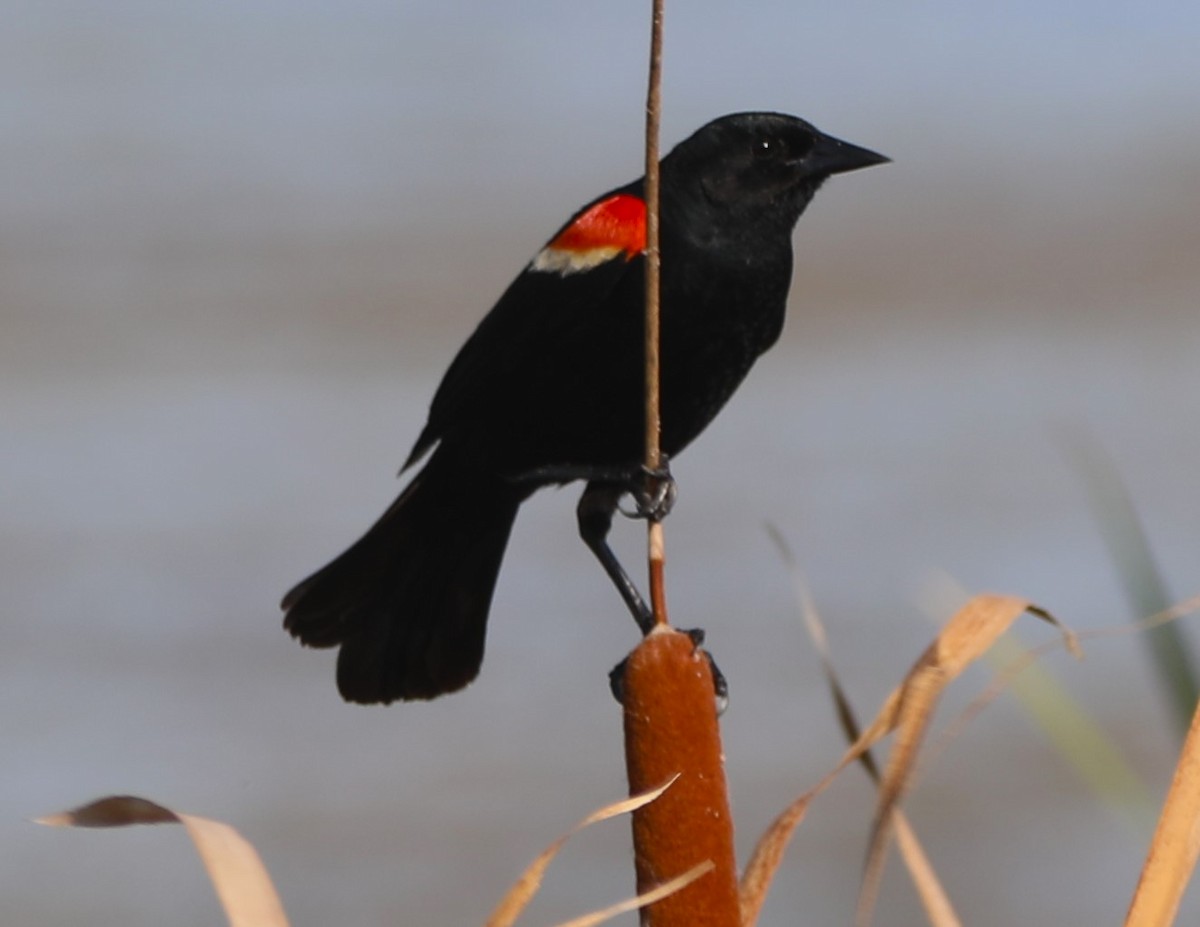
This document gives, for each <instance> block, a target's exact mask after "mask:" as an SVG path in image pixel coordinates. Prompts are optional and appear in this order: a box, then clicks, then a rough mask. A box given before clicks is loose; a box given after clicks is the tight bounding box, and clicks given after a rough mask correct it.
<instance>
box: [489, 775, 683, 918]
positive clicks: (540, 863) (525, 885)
mask: <svg viewBox="0 0 1200 927" xmlns="http://www.w3.org/2000/svg"><path fill="white" fill-rule="evenodd" d="M678 778H679V776H677V775H676V776H672V777H671V778H670V779H668V780H667V781H666V782H664V783H663V784H662V785H660V786H659V787H658V788H656V789H651V790H650V791H649V792H643V793H642V794H641V795H635V796H633V797H632V798H624V799H622V800H621V801H617V802H613V803H612V804H611V805H605V806H604V807H603V808H599V809H597V810H596V811H593V812H592V813H591V814H589V815H588V816H587V817H586V818H584V819H583V820H582V821H580V822H579V823H578V824H576V825H575V826H574V827H572V828H571V829H570V830H569V831H567V832H566V833H565V834H563V835H562V836H561V837H559V838H558V839H557V840H555V841H554V842H553V843H552V844H550V846H548V847H546V849H544V850H543V851H542V852H541V853H539V854H538V856H537V858H536V859H534V861H533V862H532V863H530V864H529V866H528V868H527V869H526V870H525V871H524V872H523V873H521V876H520V878H518V879H517V881H516V882H514V883H513V886H512V888H510V889H509V890H508V891H507V892H505V894H504V897H503V898H501V899H500V903H499V904H498V905H496V908H495V910H493V911H492V914H491V916H490V917H489V918H488V919H487V927H512V924H514V923H516V920H517V918H518V917H520V916H521V912H522V911H524V910H525V908H526V907H527V906H528V905H529V902H530V901H532V900H533V896H534V895H536V894H537V892H538V889H539V888H540V887H541V884H542V877H543V876H544V875H545V874H546V869H547V868H548V867H549V865H550V862H551V861H552V860H553V859H554V857H555V856H557V855H558V851H559V850H561V849H562V847H563V844H564V843H566V842H567V840H569V839H570V838H571V836H572V835H574V834H576V833H578V832H579V831H580V830H582V829H583V828H585V827H588V826H589V825H591V824H596V823H598V822H600V821H606V820H608V819H609V818H613V817H616V816H617V815H620V814H626V813H628V812H631V811H636V810H637V809H638V808H641V807H642V806H643V805H648V804H650V802H652V801H654V800H655V799H656V798H658V796H660V795H662V793H663V792H665V791H666V790H667V789H669V788H670V787H671V786H672V785H673V784H674V783H675V780H676V779H678Z"/></svg>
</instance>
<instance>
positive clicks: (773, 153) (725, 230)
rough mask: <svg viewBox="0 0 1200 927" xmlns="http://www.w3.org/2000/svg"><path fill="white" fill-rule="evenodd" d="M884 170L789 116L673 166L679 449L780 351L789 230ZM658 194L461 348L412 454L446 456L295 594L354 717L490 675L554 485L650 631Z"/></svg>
mask: <svg viewBox="0 0 1200 927" xmlns="http://www.w3.org/2000/svg"><path fill="white" fill-rule="evenodd" d="M887 160H888V159H887V158H885V157H883V156H882V155H879V154H876V153H875V152H872V151H868V150H866V149H865V148H859V147H857V146H855V145H851V144H848V143H846V142H843V141H839V140H838V139H835V138H832V137H830V136H828V135H825V134H823V133H821V132H819V131H818V130H817V129H816V128H814V127H813V126H812V125H810V124H809V123H807V122H804V121H803V120H801V119H797V118H795V117H793V116H786V115H782V114H778V113H738V114H734V115H730V116H724V117H722V118H720V119H717V120H714V121H713V122H710V123H708V125H706V126H704V127H703V128H701V129H700V130H699V131H697V132H696V133H695V134H694V135H692V136H691V137H690V138H688V139H686V140H685V141H683V142H681V143H680V144H679V145H677V146H676V147H675V149H674V150H672V151H671V152H670V154H668V155H667V156H666V157H665V158H663V159H662V172H661V185H660V202H661V222H660V239H661V254H662V279H661V292H662V309H661V348H660V356H661V418H662V439H661V440H662V449H663V452H664V453H665V454H667V455H669V456H671V457H673V456H675V455H676V454H678V453H679V452H680V451H681V450H683V448H684V447H686V446H687V445H688V443H689V442H691V441H692V439H693V438H695V437H696V436H697V435H698V434H700V432H701V431H703V430H704V428H705V427H706V426H707V425H708V423H709V422H710V421H711V420H712V419H713V417H714V416H715V415H716V414H717V412H718V411H719V410H720V409H721V407H722V406H723V405H724V404H725V402H726V400H728V399H729V397H730V396H731V395H732V394H733V392H734V390H735V389H737V387H738V385H739V384H740V383H741V382H742V379H743V378H744V377H745V376H746V373H747V372H748V371H749V370H750V367H751V365H752V364H753V363H754V361H755V359H756V358H757V357H758V356H759V355H760V354H761V353H762V352H763V351H765V350H766V349H767V348H769V347H770V346H771V345H772V344H774V343H775V340H776V339H777V338H778V337H779V332H780V329H781V328H782V326H783V318H784V309H785V302H786V299H787V293H788V286H789V285H790V283H791V277H792V243H791V233H792V229H793V228H794V226H795V224H796V220H797V219H799V218H800V214H801V213H802V212H804V209H805V207H806V206H807V205H808V202H809V200H811V199H812V196H813V194H814V193H815V192H816V191H817V188H818V187H820V186H821V184H822V183H823V182H824V181H825V180H826V179H827V178H828V177H830V176H831V175H833V174H839V173H843V172H845V171H852V170H856V169H858V168H862V167H868V166H870V165H873V164H880V163H883V162H885V161H887ZM642 190H643V181H642V180H640V179H639V180H635V181H634V182H633V183H630V184H627V185H626V186H624V187H620V188H618V189H616V190H614V191H612V192H610V193H606V194H604V195H603V196H601V197H600V198H599V199H596V200H593V201H592V202H591V203H589V204H588V205H586V206H584V207H583V208H582V209H581V210H580V211H579V212H577V213H576V214H575V216H574V217H573V218H572V219H571V220H570V221H569V222H568V223H567V224H566V225H565V226H563V227H562V228H561V229H560V230H559V231H558V232H557V233H556V234H555V235H554V237H553V238H551V239H550V242H549V243H548V244H547V245H546V246H545V247H544V248H543V249H542V250H541V251H540V252H538V254H537V255H536V256H535V257H534V259H533V260H532V261H531V262H530V264H529V265H528V266H527V267H526V268H525V269H524V270H523V271H522V272H521V274H520V275H519V276H518V277H517V278H516V280H514V281H513V282H512V284H511V285H510V286H509V288H508V289H507V290H506V291H505V293H504V295H502V296H501V297H500V301H499V302H498V303H496V305H495V306H494V307H493V309H492V311H491V312H489V313H488V314H487V316H485V317H484V319H483V321H482V322H481V323H480V324H479V326H478V328H476V330H475V332H474V334H472V335H471V337H470V338H469V339H468V340H467V342H466V344H464V345H463V347H462V349H461V350H460V351H459V352H458V356H457V357H455V359H454V361H453V363H451V365H450V369H449V370H447V371H446V375H445V377H444V378H443V379H442V383H441V386H440V387H438V391H437V393H436V395H435V396H434V398H433V403H432V405H431V406H430V410H429V419H428V422H427V424H426V425H425V428H424V430H423V431H422V432H421V434H420V436H419V437H418V438H417V441H416V444H415V446H414V447H413V449H412V453H411V454H409V457H408V460H407V461H406V462H405V465H404V466H405V467H406V468H407V467H411V466H412V465H413V464H415V463H416V462H417V461H419V460H420V459H421V458H422V457H424V456H425V455H426V454H428V453H429V452H430V451H432V455H431V456H430V457H429V460H428V462H427V463H426V464H425V466H424V467H422V468H421V470H420V472H419V473H418V474H417V475H416V476H415V477H413V479H412V481H411V482H410V483H409V484H408V486H407V488H405V490H404V491H403V492H402V493H401V494H400V497H399V498H398V499H397V500H396V501H395V502H394V503H392V506H391V508H389V509H388V510H387V511H386V512H384V514H383V516H382V517H381V518H380V519H379V520H378V521H377V522H376V523H375V524H374V525H373V526H372V527H371V529H370V530H369V531H368V532H367V533H366V534H365V535H363V537H362V538H361V539H359V540H358V541H357V542H356V543H355V544H354V545H353V546H352V547H350V548H349V549H348V550H347V551H346V552H345V553H343V554H342V555H341V556H340V557H338V558H337V559H336V560H334V561H333V562H332V563H330V564H329V565H328V566H326V567H324V568H323V569H321V570H319V571H318V572H316V573H314V574H313V575H312V576H310V577H309V578H308V579H306V580H304V581H303V582H302V583H300V584H299V585H298V586H296V587H295V588H294V589H292V590H291V592H289V593H288V594H287V596H286V597H285V598H284V600H283V606H282V607H283V608H284V609H285V610H286V616H285V618H284V622H283V624H284V627H285V628H286V629H287V630H288V631H290V632H291V634H292V635H293V636H294V637H297V638H299V640H300V641H301V643H304V644H307V645H309V646H311V647H336V646H340V647H341V652H340V653H339V654H338V666H337V682H338V689H339V691H340V692H341V694H342V697H343V698H345V699H346V700H347V701H351V702H361V703H374V702H384V703H386V702H392V701H395V700H397V699H429V698H434V697H436V696H438V695H442V694H444V693H447V692H453V691H455V690H456V689H461V688H462V687H463V686H465V685H467V683H469V682H470V681H471V680H472V679H474V678H475V676H476V675H477V674H478V672H479V667H480V664H481V662H482V661H483V649H484V637H485V632H486V625H487V616H488V607H489V605H490V603H491V599H492V590H493V589H494V587H495V584H496V576H497V573H498V572H499V570H500V561H501V559H502V558H503V556H504V548H505V545H506V543H507V541H508V536H509V532H510V530H511V528H512V524H513V520H514V519H515V518H516V515H517V509H518V508H519V507H520V505H521V503H522V502H523V501H524V500H525V499H527V498H528V497H529V496H530V495H531V494H532V493H533V492H534V491H536V490H537V489H538V488H539V487H541V486H546V485H551V484H561V483H565V482H569V481H571V480H574V479H583V480H586V481H587V488H586V489H585V491H584V494H583V497H582V499H581V500H580V503H579V508H578V517H579V529H580V533H581V534H582V535H583V538H584V540H585V541H586V542H587V544H588V546H589V547H590V548H591V549H592V550H593V551H594V552H595V553H596V554H597V556H598V557H599V558H600V560H601V562H602V563H603V565H604V567H605V569H606V570H607V571H608V573H609V575H610V576H612V578H613V579H614V581H615V582H616V583H617V585H618V588H619V589H620V590H621V592H622V595H623V596H624V598H625V601H626V603H627V604H628V605H629V607H630V608H631V610H632V611H633V612H634V616H635V618H637V619H638V621H639V624H641V625H642V626H643V628H645V627H646V624H647V622H648V621H649V616H648V612H647V609H646V606H645V605H644V603H643V602H642V600H641V598H640V596H639V595H638V593H637V591H636V589H635V588H634V586H633V584H632V583H631V582H630V581H629V579H628V577H626V575H625V574H624V572H623V571H622V570H621V567H620V565H619V564H618V563H617V561H616V559H615V557H614V556H613V555H612V552H611V551H610V550H609V548H608V545H607V542H606V537H607V534H608V530H609V528H610V526H611V523H612V517H613V514H614V512H615V511H616V510H617V503H618V500H619V499H620V497H621V496H622V495H623V494H624V493H626V492H631V491H633V492H635V493H636V494H638V495H639V496H640V497H641V498H640V501H639V505H640V507H641V509H642V510H643V514H648V515H650V516H651V517H654V516H656V515H657V514H659V513H661V510H662V509H663V508H664V507H665V505H666V504H667V502H668V501H669V499H668V498H667V496H668V492H667V491H668V490H670V489H671V488H672V484H670V482H669V477H667V476H666V475H663V474H660V475H659V477H660V479H659V480H658V481H657V484H656V486H657V489H658V490H659V495H658V498H646V494H645V493H644V492H641V489H642V487H644V486H645V474H644V473H642V471H641V468H640V462H641V460H642V457H643V453H644V452H643V440H644V411H643V389H644V387H643V381H644V371H643V359H644V349H643V334H642V332H643V307H644V299H643V274H644V259H643V257H642V252H643V250H644V247H645V205H644V202H643V200H642Z"/></svg>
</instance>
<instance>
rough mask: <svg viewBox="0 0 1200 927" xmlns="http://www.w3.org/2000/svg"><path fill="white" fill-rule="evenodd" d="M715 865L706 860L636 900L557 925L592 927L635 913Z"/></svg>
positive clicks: (671, 893)
mask: <svg viewBox="0 0 1200 927" xmlns="http://www.w3.org/2000/svg"><path fill="white" fill-rule="evenodd" d="M715 868H716V865H715V864H714V863H713V861H712V860H710V859H706V860H705V861H704V862H702V863H700V864H698V865H696V866H693V867H692V868H691V869H689V870H688V871H687V872H685V873H684V874H683V875H681V876H676V877H675V878H674V879H671V880H670V881H669V882H664V883H663V884H662V885H660V886H658V887H657V888H653V889H651V890H650V891H648V892H643V893H642V894H640V895H638V896H637V897H636V898H630V899H629V900H627V901H622V902H619V903H618V904H614V905H613V906H612V907H609V908H605V909H604V910H603V911H596V912H594V913H592V914H585V915H584V916H583V917H577V918H575V919H574V920H571V921H567V922H565V923H563V924H559V925H558V927H593V925H594V924H602V923H604V922H605V921H608V920H612V919H613V918H614V917H617V916H618V915H621V914H624V913H626V912H627V911H636V910H637V909H638V908H641V907H643V906H645V905H648V904H653V903H654V902H656V901H661V900H662V899H664V898H666V897H668V896H670V895H674V894H675V893H676V892H678V891H682V890H683V889H685V888H687V887H688V886H689V885H691V884H692V883H693V882H695V881H696V880H697V879H698V878H700V877H701V876H702V875H706V874H707V873H710V872H712V871H713V869H715Z"/></svg>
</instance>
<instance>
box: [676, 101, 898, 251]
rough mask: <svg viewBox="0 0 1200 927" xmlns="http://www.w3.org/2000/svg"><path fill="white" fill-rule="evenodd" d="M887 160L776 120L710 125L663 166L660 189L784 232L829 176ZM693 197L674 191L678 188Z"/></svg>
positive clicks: (740, 118) (783, 118) (738, 116)
mask: <svg viewBox="0 0 1200 927" xmlns="http://www.w3.org/2000/svg"><path fill="white" fill-rule="evenodd" d="M888 160H889V159H888V158H886V157H884V156H883V155H881V154H876V153H875V152H873V151H868V150H867V149H866V148H859V147H858V146H857V145H851V144H850V143H848V142H843V141H841V140H839V139H836V138H834V137H832V136H830V135H825V134H824V133H823V132H820V131H819V130H818V129H817V128H816V127H815V126H813V125H811V124H810V123H807V122H805V121H804V120H803V119H797V118H796V117H795V116H787V115H784V114H782V113H734V114H733V115H730V116H722V117H721V118H720V119H714V120H713V121H712V122H710V123H708V125H706V126H703V127H702V128H700V129H698V130H697V131H696V132H695V134H693V135H692V136H691V137H690V138H687V139H685V140H684V141H682V142H680V143H679V144H678V145H677V146H676V147H675V148H674V150H672V151H671V153H670V154H668V155H667V157H666V158H664V159H663V184H664V188H665V187H667V186H670V187H673V188H674V192H677V193H684V194H685V195H688V196H689V198H690V196H691V195H694V194H696V193H699V194H701V195H702V196H703V197H704V198H705V199H706V200H707V201H708V202H709V203H710V204H711V205H712V206H714V207H716V208H718V209H720V210H729V211H731V212H742V213H748V214H751V215H754V214H757V215H758V216H760V217H762V218H765V217H766V215H768V214H769V215H770V216H772V217H774V218H776V219H778V220H780V221H782V222H785V223H786V224H787V225H788V227H789V228H790V227H791V225H792V224H794V223H795V221H796V220H797V219H798V218H799V217H800V214H801V213H802V212H803V211H804V207H805V206H807V205H808V201H809V200H810V199H811V198H812V195H813V194H814V193H815V192H816V190H817V188H818V187H820V185H821V184H822V183H823V182H824V181H825V180H826V179H827V178H829V177H830V176H831V175H833V174H840V173H843V172H845V171H853V170H857V169H858V168H860V167H870V166H871V165H873V164H883V163H884V162H886V161H888ZM689 187H690V188H693V189H681V188H689Z"/></svg>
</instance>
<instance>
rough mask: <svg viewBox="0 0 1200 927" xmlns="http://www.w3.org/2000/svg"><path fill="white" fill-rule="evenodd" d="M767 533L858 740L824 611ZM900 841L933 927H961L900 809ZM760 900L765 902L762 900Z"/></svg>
mask: <svg viewBox="0 0 1200 927" xmlns="http://www.w3.org/2000/svg"><path fill="white" fill-rule="evenodd" d="M767 532H768V534H770V536H771V539H772V540H773V541H774V542H775V545H776V547H777V548H778V549H779V552H780V554H781V555H782V557H783V559H784V561H785V562H786V563H787V566H788V570H789V571H790V572H791V575H792V582H793V584H794V586H795V590H796V601H797V605H798V606H799V608H800V615H801V617H802V618H803V619H804V627H805V629H806V630H807V631H808V634H809V637H810V638H811V639H812V642H813V646H814V647H815V648H816V650H817V654H818V656H819V657H820V659H821V669H822V671H823V672H824V674H825V680H826V682H827V684H828V685H829V692H830V697H831V698H832V699H833V703H834V707H835V709H836V711H837V717H838V721H839V723H840V725H841V727H842V731H843V732H844V733H845V735H846V739H847V740H849V741H850V742H851V743H854V742H856V741H857V740H858V739H859V736H860V734H861V729H860V727H859V724H858V719H857V717H856V715H855V712H854V708H853V706H852V705H851V704H850V699H849V697H848V696H847V695H846V691H845V688H844V687H843V686H842V683H841V680H840V679H839V678H838V675H837V670H836V669H835V667H834V664H833V655H832V653H831V651H830V648H829V636H828V634H827V633H826V631H825V625H824V622H822V621H821V616H820V613H819V612H818V611H817V607H816V603H815V602H814V601H813V597H812V592H811V590H810V589H809V587H808V583H807V581H806V580H805V578H804V573H803V571H802V570H801V569H800V566H799V563H798V562H797V561H796V557H795V555H794V554H793V553H792V550H791V547H790V546H789V545H788V543H787V540H786V539H785V538H784V536H783V534H782V532H780V531H779V529H778V528H776V527H775V526H774V525H772V524H768V525H767ZM858 759H859V762H860V763H861V765H862V767H863V768H864V769H865V770H866V772H867V775H868V776H870V777H871V780H872V781H873V782H875V783H876V784H878V783H879V778H880V777H879V769H878V767H877V766H876V765H875V760H874V757H873V756H872V754H871V752H870V751H869V750H864V751H863V753H862V754H861V756H859V758H858ZM896 840H897V844H898V846H899V848H900V855H901V858H902V859H903V860H904V864H905V867H906V868H907V869H908V872H909V876H910V877H911V879H912V882H913V885H914V886H915V887H916V890H917V894H918V896H919V897H920V899H921V904H922V906H923V907H924V909H925V915H926V917H928V919H929V923H930V924H931V925H933V927H961V923H962V922H961V921H960V920H959V917H958V915H957V913H956V912H955V910H954V906H953V904H951V902H950V897H949V895H948V894H947V893H946V890H945V888H943V886H942V883H941V880H940V879H938V877H937V873H936V872H935V871H934V869H933V865H932V864H931V863H930V861H929V857H928V856H927V855H926V854H925V850H924V848H923V847H922V846H921V842H920V840H918V839H917V835H916V832H915V831H914V830H913V828H912V825H911V824H910V823H909V821H908V818H907V817H906V816H905V815H904V813H903V812H902V811H900V810H897V811H896ZM758 903H759V904H761V903H762V902H761V899H760V900H759V901H758Z"/></svg>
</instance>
